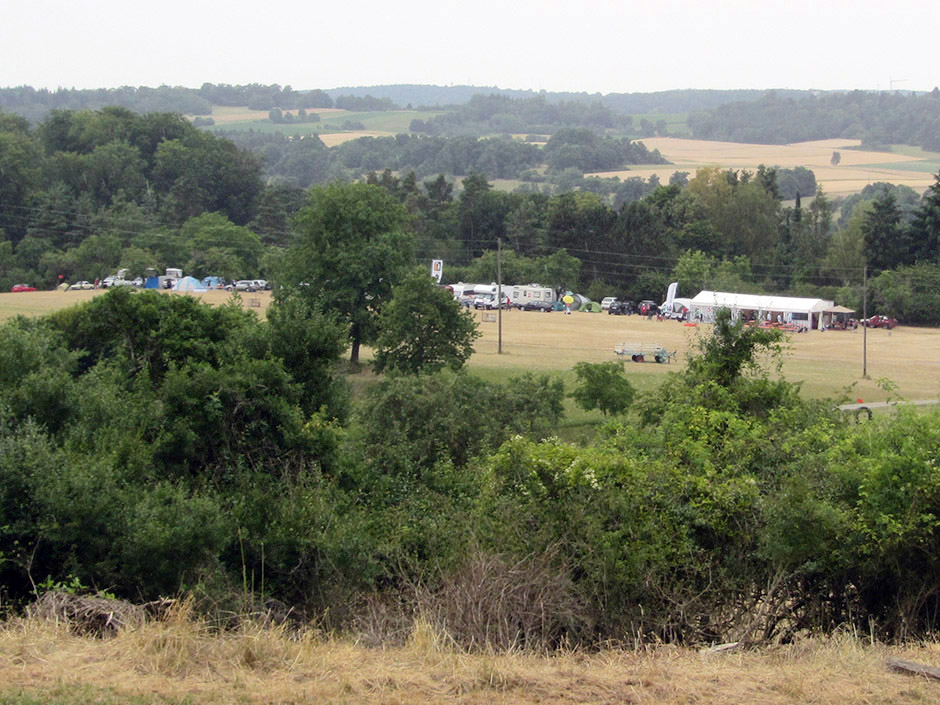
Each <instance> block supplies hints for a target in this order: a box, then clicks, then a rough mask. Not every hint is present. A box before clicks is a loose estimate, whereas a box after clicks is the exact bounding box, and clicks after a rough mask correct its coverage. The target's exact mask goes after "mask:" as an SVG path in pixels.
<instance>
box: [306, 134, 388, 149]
mask: <svg viewBox="0 0 940 705" xmlns="http://www.w3.org/2000/svg"><path fill="white" fill-rule="evenodd" d="M394 136H395V133H394V132H382V131H381V130H356V131H355V132H329V133H320V134H318V135H317V137H319V138H320V141H321V142H323V144H325V145H326V146H327V147H335V146H336V145H338V144H342V143H343V142H349V141H350V140H357V139H359V138H360V137H394Z"/></svg>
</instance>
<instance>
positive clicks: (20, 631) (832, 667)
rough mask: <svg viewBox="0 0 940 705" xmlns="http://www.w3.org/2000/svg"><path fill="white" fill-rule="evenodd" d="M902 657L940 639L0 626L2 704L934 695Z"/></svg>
mask: <svg viewBox="0 0 940 705" xmlns="http://www.w3.org/2000/svg"><path fill="white" fill-rule="evenodd" d="M894 658H901V659H905V660H909V661H915V662H919V663H926V664H934V665H937V664H940V645H938V644H937V643H936V642H928V643H923V644H916V645H910V646H901V647H888V646H884V645H879V644H869V643H866V642H864V641H862V640H861V639H859V638H858V637H851V636H846V635H839V636H836V637H833V638H830V639H813V640H807V641H801V642H797V643H795V644H792V645H788V646H773V647H766V648H764V649H762V650H754V651H741V652H738V651H730V652H718V653H701V652H699V651H695V650H691V649H683V648H675V647H665V646H661V647H652V648H648V649H642V648H641V649H637V650H622V649H617V648H606V649H603V650H601V651H599V652H561V653H555V654H547V655H536V654H526V653H519V652H515V653H499V654H493V653H487V654H479V655H468V654H465V653H461V652H458V651H456V650H453V649H451V648H449V647H448V646H447V645H446V644H445V643H443V642H442V640H441V639H440V638H438V637H437V636H436V635H435V634H434V633H433V632H431V631H429V630H428V629H427V628H426V627H422V626H421V625H420V624H419V625H417V626H416V627H415V629H414V631H413V633H412V635H411V639H410V640H409V643H408V644H406V645H405V646H402V647H385V648H367V647H365V646H362V645H360V644H357V643H355V642H354V641H352V640H346V639H339V638H328V637H323V636H317V635H316V633H310V634H308V635H306V636H301V637H299V638H297V637H296V636H294V637H292V636H291V635H288V634H286V633H285V632H283V631H279V630H277V629H262V628H255V627H252V626H251V625H248V626H246V627H244V628H242V629H241V630H240V631H236V632H227V633H221V634H220V633H218V632H209V631H207V630H206V629H205V628H204V627H203V626H201V625H199V624H198V623H193V622H190V621H186V620H173V619H171V620H169V621H168V622H165V623H157V624H148V625H145V626H143V627H141V628H139V629H134V630H129V631H125V632H123V633H120V634H118V635H117V636H116V637H114V638H111V639H94V638H91V637H77V636H73V635H71V634H69V633H68V631H67V630H66V629H65V628H64V627H63V626H61V625H58V626H56V625H54V624H50V623H46V622H40V621H38V620H26V621H21V620H11V621H9V622H7V623H6V624H5V625H3V626H2V628H0V701H2V702H4V703H12V704H19V703H22V705H27V704H29V705H32V704H33V703H37V702H56V703H59V704H60V705H72V704H73V703H74V704H76V705H77V704H79V703H89V702H94V703H99V704H105V705H111V704H118V703H141V702H148V703H164V702H165V703H180V702H186V703H201V704H202V703H207V704H215V703H218V704H223V703H224V704H226V705H228V704H230V703H240V704H244V705H251V704H254V703H259V704H260V703H292V704H294V705H306V704H308V703H309V704H310V705H314V704H316V705H319V704H321V703H332V704H334V705H351V704H353V703H364V704H371V703H375V704H376V705H378V704H382V705H393V704H403V703H452V704H454V705H462V704H467V705H469V704H471V703H472V704H483V703H486V704H505V705H525V704H527V703H533V704H534V703H539V704H540V705H563V704H569V703H570V704H574V703H597V704H606V703H609V704H610V705H613V704H614V703H634V704H643V703H649V704H650V705H652V704H656V705H673V704H675V705H678V704H679V703H699V704H700V705H739V704H740V703H748V704H751V703H753V704H759V705H775V704H781V705H783V704H785V703H840V704H843V705H853V704H859V705H861V704H865V705H869V704H872V703H878V704H879V705H902V704H907V703H930V702H938V701H940V683H938V682H936V681H930V680H927V679H926V678H924V677H922V676H911V675H905V674H901V673H896V672H894V671H892V670H891V669H890V668H889V667H888V662H889V660H891V659H894Z"/></svg>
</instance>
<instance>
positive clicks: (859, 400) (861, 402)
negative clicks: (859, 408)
mask: <svg viewBox="0 0 940 705" xmlns="http://www.w3.org/2000/svg"><path fill="white" fill-rule="evenodd" d="M855 401H857V402H858V403H859V404H864V403H865V402H863V401H862V400H861V399H856V400H855Z"/></svg>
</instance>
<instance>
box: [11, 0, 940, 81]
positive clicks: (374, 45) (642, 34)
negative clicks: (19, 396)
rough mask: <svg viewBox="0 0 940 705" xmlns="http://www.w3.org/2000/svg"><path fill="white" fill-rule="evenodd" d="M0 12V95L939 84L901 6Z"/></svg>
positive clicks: (196, 7)
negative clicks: (224, 87) (154, 89)
mask: <svg viewBox="0 0 940 705" xmlns="http://www.w3.org/2000/svg"><path fill="white" fill-rule="evenodd" d="M4 15H5V17H4V23H3V25H2V26H0V66H2V67H3V69H2V70H0V85H2V86H4V87H13V86H20V85H29V86H33V87H35V88H48V89H51V90H54V89H56V88H58V87H63V88H116V87H121V86H160V85H170V86H185V87H191V88H198V87H199V86H200V85H202V84H203V83H206V82H208V83H229V84H247V83H265V84H271V83H277V84H280V85H290V86H292V87H294V88H295V89H298V90H300V89H312V88H323V89H331V88H333V87H354V86H381V85H398V84H413V85H434V86H454V85H467V86H480V87H493V86H496V87H499V88H501V89H517V90H533V91H539V90H546V91H550V92H579V93H580V92H586V93H603V94H607V93H649V92H661V91H667V90H682V89H706V90H707V89H714V90H734V89H754V90H769V89H774V88H776V89H806V90H813V89H815V90H853V89H863V90H878V89H882V90H885V89H891V88H894V89H902V90H917V91H929V90H931V89H932V88H933V87H934V86H936V85H938V84H940V76H938V71H937V68H936V67H937V62H936V61H935V59H934V57H933V55H932V53H933V52H932V50H933V41H932V40H933V39H934V37H933V32H934V30H935V28H936V27H937V26H938V20H940V9H938V7H937V6H933V5H932V4H930V3H923V2H920V1H914V0H898V1H897V2H895V3H893V4H892V5H890V6H887V5H886V4H883V3H882V2H880V0H858V1H856V2H846V1H844V0H835V1H833V2H828V3H819V2H811V1H810V0H792V1H791V2H789V3H786V4H781V5H775V6H765V5H763V4H758V3H753V2H751V1H750V0H726V1H725V2H721V3H712V4H704V3H700V2H694V1H693V0H662V1H661V2H657V3H650V4H648V5H644V6H638V5H633V4H630V5H627V4H625V3H623V2H620V1H615V0H588V1H587V2H584V3H580V4H578V3H570V2H560V1H559V0H544V1H543V2H536V1H535V0H516V2H513V3H512V4H511V5H506V4H505V3H500V2H495V1H494V0H479V2H477V3H474V4H473V5H472V6H468V5H466V4H464V3H460V2H456V0H435V1H434V2H431V1H430V0H413V2H410V3H408V4H406V5H402V6H389V5H388V4H386V3H379V2H376V1H375V0H362V1H361V2H359V3H357V4H356V5H355V6H354V7H353V6H343V5H323V6H316V7H310V6H307V5H299V4H298V5H296V6H295V5H286V6H282V7H278V8H277V9H275V10H269V11H267V12H264V11H262V10H261V8H259V6H257V5H256V4H251V5H249V4H237V3H236V4H232V3H226V4H224V5H223V4H221V3H218V4H216V3H191V2H186V3H184V2H181V0H166V2H164V3H163V4H161V5H160V6H159V8H158V9H156V10H155V9H154V8H153V7H152V6H147V7H136V6H132V5H128V4H127V3H120V4H119V3H117V2H116V0H98V1H97V2H95V3H91V2H88V1H87V0H76V1H74V2H68V3H66V2H63V0H36V2H34V3H30V4H25V3H20V4H15V5H13V6H11V7H7V8H5V12H4Z"/></svg>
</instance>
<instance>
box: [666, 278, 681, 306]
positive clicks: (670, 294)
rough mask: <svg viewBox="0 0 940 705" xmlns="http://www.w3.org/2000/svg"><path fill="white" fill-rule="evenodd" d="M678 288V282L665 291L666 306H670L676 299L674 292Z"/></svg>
mask: <svg viewBox="0 0 940 705" xmlns="http://www.w3.org/2000/svg"><path fill="white" fill-rule="evenodd" d="M678 288H679V282H673V283H672V284H670V285H669V289H668V290H667V291H666V305H667V306H671V305H672V300H673V299H674V298H676V290H677V289H678Z"/></svg>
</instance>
